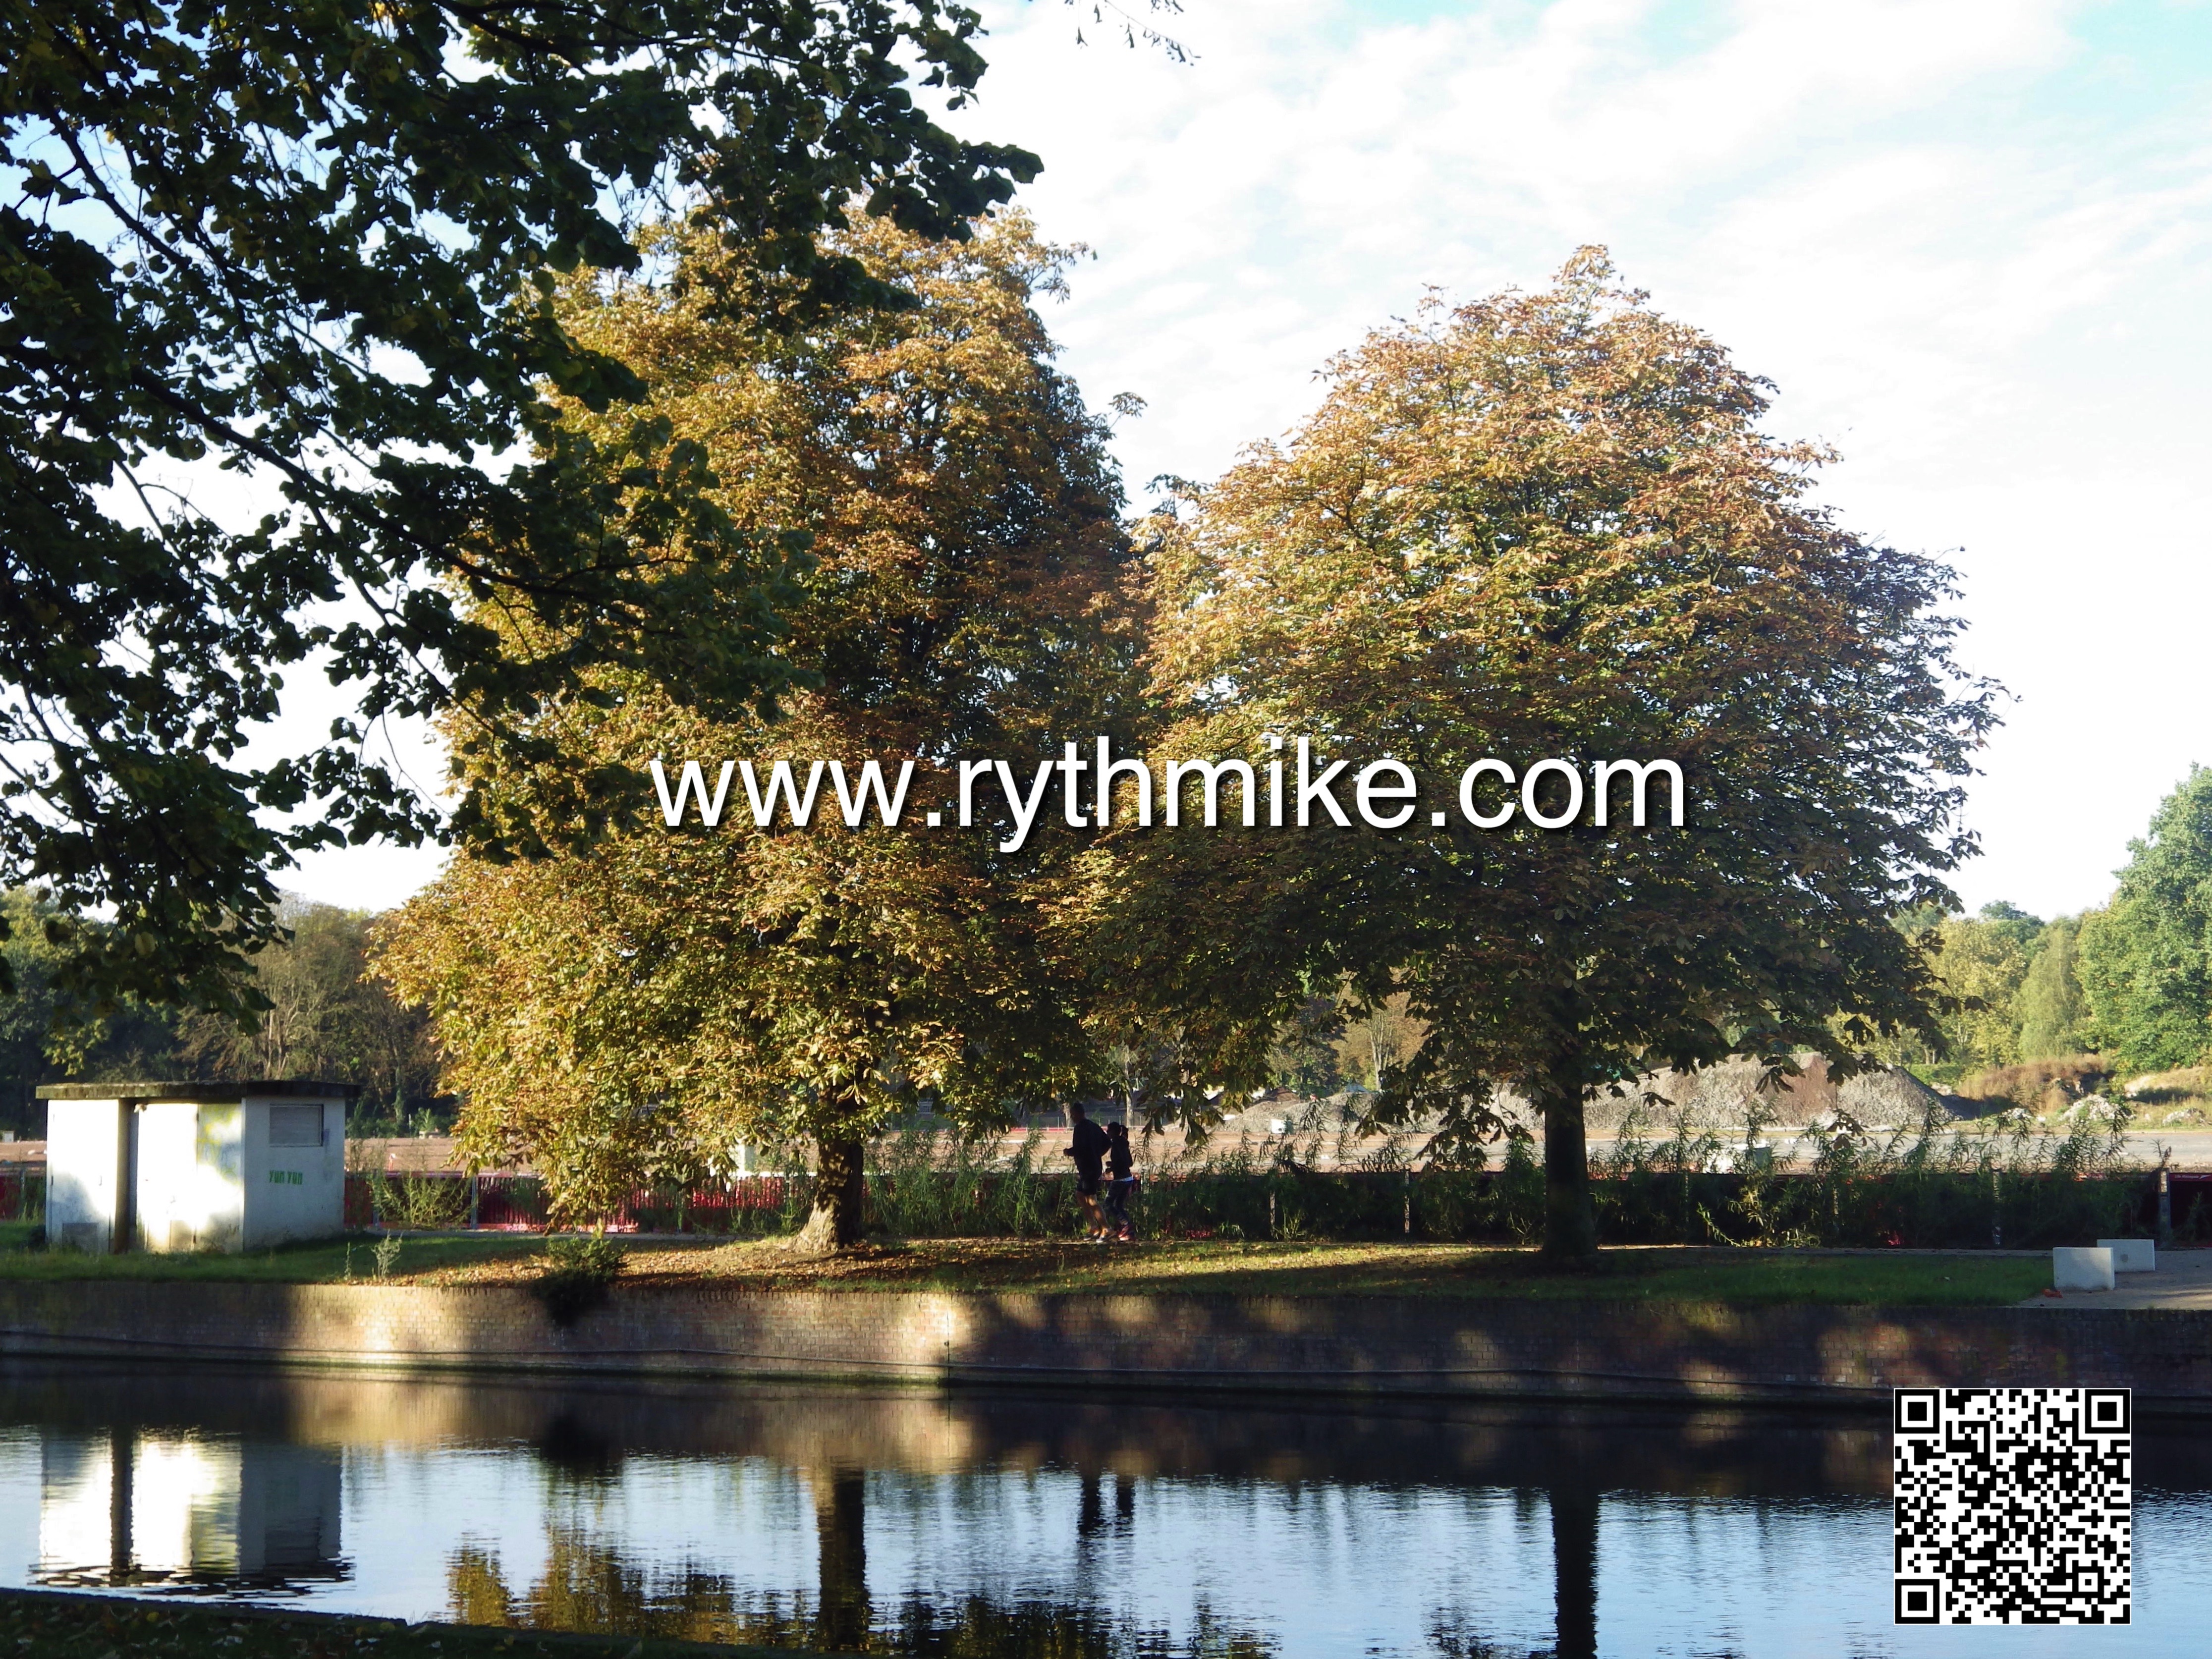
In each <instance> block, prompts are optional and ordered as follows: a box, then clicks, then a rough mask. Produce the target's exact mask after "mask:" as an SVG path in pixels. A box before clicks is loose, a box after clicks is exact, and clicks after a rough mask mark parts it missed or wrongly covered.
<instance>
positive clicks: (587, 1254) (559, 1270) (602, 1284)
mask: <svg viewBox="0 0 2212 1659" xmlns="http://www.w3.org/2000/svg"><path fill="white" fill-rule="evenodd" d="M625 1260H626V1258H625V1257H624V1255H623V1249H622V1246H620V1245H619V1244H617V1243H615V1242H614V1241H613V1240H612V1239H611V1238H609V1237H606V1236H605V1235H604V1234H596V1235H593V1236H592V1237H586V1238H576V1237H560V1238H555V1239H551V1240H549V1241H548V1242H547V1243H546V1246H545V1258H544V1265H543V1266H542V1267H539V1269H538V1276H537V1278H536V1279H534V1280H532V1284H531V1290H532V1292H533V1293H534V1294H535V1295H536V1296H537V1297H538V1300H539V1301H540V1302H542V1303H544V1304H545V1312H546V1316H547V1317H549V1318H550V1319H551V1320H552V1322H554V1323H555V1324H556V1325H558V1326H560V1327H561V1328H563V1329H566V1328H568V1327H569V1326H571V1325H573V1324H574V1323H575V1322H577V1321H578V1320H579V1319H580V1318H582V1317H583V1316H585V1315H586V1314H587V1313H589V1312H590V1311H591V1310H592V1309H594V1308H596V1307H598V1306H599V1304H601V1303H603V1302H605V1300H606V1299H607V1290H608V1287H609V1286H610V1285H612V1284H613V1283H614V1282H615V1280H616V1279H617V1278H618V1277H619V1276H620V1275H621V1273H622V1270H623V1266H624V1263H625Z"/></svg>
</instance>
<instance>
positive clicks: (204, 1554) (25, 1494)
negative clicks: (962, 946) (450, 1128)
mask: <svg viewBox="0 0 2212 1659" xmlns="http://www.w3.org/2000/svg"><path fill="white" fill-rule="evenodd" d="M1889 1453H1890V1436H1889V1427H1888V1423H1887V1419H1886V1417H1881V1416H1875V1417H1868V1416H1863V1415H1862V1416H1843V1417H1818V1416H1806V1415H1799V1414H1780V1413H1750V1414H1743V1413H1737V1414H1722V1413H1696V1414H1686V1413H1662V1412H1656V1411H1654V1412H1638V1411H1630V1410H1621V1409H1607V1410H1597V1409H1591V1408H1587V1407H1583V1408H1575V1409H1565V1408H1560V1409H1551V1410H1543V1409H1530V1408H1526V1407H1517V1408H1510V1409H1509V1408H1504V1407H1492V1408H1481V1407H1464V1406H1450V1405H1443V1404H1402V1405H1398V1406H1395V1407H1375V1406H1360V1407H1351V1406H1348V1405H1347V1406H1340V1407H1328V1406H1320V1405H1297V1404H1291V1403H1285V1402H1284V1401H1279V1400H1276V1401H1270V1400H1227V1399H1201V1400H1199V1401H1195V1402H1194V1403H1190V1404H1187V1405H1186V1404H1176V1403H1170V1402H1165V1401H1160V1400H1158V1399H1157V1398H1146V1399H1136V1398H1123V1399H1116V1398H1109V1397H1101V1396H1096V1395H1088V1396H1086V1395H1041V1394H1011V1393H1007V1394H1000V1393H977V1394H954V1395H937V1394H925V1393H875V1392H864V1391H856V1390H853V1389H817V1388H803V1387H798V1386H741V1385H737V1384H724V1385H718V1386H713V1387H706V1386H700V1387H675V1386H665V1385H653V1384H647V1383H619V1384H617V1383H604V1384H592V1385H582V1384H574V1383H562V1384H551V1383H540V1384H532V1383H513V1382H487V1381H485V1380H483V1379H480V1378H479V1379H465V1380H464V1379H458V1378H450V1377H448V1378H440V1379H425V1378H383V1379H362V1378H354V1377H345V1378H340V1377H335V1376H315V1375H301V1374H271V1373H266V1372H253V1371H244V1370H219V1369H191V1370H179V1369H174V1368H166V1367H164V1368H150V1367H142V1368H137V1369H131V1370H122V1369H112V1370H111V1369H101V1368H99V1367H96V1366H85V1365H70V1366H63V1365H59V1364H56V1365H47V1366H30V1365H24V1364H16V1365H15V1366H12V1367H0V1579H4V1581H5V1582H7V1583H15V1584H46V1585H54V1586H64V1587H75V1588H79V1589H87V1590H94V1591H99V1590H106V1589H118V1588H130V1589H134V1590H135V1591H136V1592H137V1593H139V1594H147V1593H155V1592H158V1593H164V1594H177V1595H217V1596H221V1595H228V1596H234V1597H239V1598H242V1599H246V1600H252V1601H263V1602H268V1603H286V1602H290V1603H295V1604H300V1605H304V1606H307V1607H315V1608H320V1609H325V1610H331V1611H342V1610H343V1611H359V1612H368V1613H387V1614H399V1615H403V1616H405V1617H409V1618H415V1619H424V1618H428V1619H454V1620H466V1621H469V1622H471V1623H489V1624H501V1623H504V1624H514V1625H527V1626H542V1627H545V1628H552V1629H566V1630H592V1631H611V1632H629V1633H635V1634H660V1635H668V1636H684V1637H690V1638H696V1639H702V1640H718V1639H719V1640H729V1641H739V1640H743V1641H754V1642H764V1643H772V1644H773V1643H784V1644H793V1645H797V1644H807V1643H811V1644H818V1645H820V1646H823V1647H829V1648H843V1649H858V1650H866V1651H870V1652H877V1653H884V1654H899V1655H904V1654H913V1655H931V1654H959V1655H963V1656H975V1659H1029V1656H1047V1655H1049V1656H1054V1659H1066V1656H1085V1659H1089V1656H1099V1659H1106V1656H1129V1659H1182V1656H1192V1659H1196V1656H1221V1659H1246V1656H1249V1659H1259V1656H1283V1659H1291V1656H1339V1655H1378V1656H1379V1655H1393V1656H1395V1655H1405V1656H1417V1655H1426V1656H1437V1659H1488V1656H1505V1655H1510V1656H1513V1659H1525V1656H1528V1655H1532V1654H1551V1653H1554V1652H1556V1653H1558V1654H1560V1655H1576V1656H1583V1655H1592V1654H1608V1655H1610V1654H1619V1655H1624V1656H1643V1655H1681V1656H1721V1655H1741V1656H1746V1659H1770V1656H1792V1655H1807V1656H1813V1655H1819V1656H1858V1655H1867V1656H1873V1655H1894V1656H1899V1659H1910V1656H1921V1655H1928V1656H1934V1655H1952V1654H1960V1655H1982V1654H1988V1655H1993V1656H1994V1655H2000V1654H2002V1655H2005V1656H2021V1655H2056V1654H2062V1653H2063V1654H2066V1655H2069V1656H2074V1655H2082V1656H2094V1655H2098V1654H2106V1653H2109V1654H2122V1653H2124V1654H2128V1655H2131V1656H2152V1655H2159V1656H2164V1655H2180V1654H2184V1653H2189V1654H2198V1653H2202V1652H2203V1651H2204V1632H2205V1631H2206V1630H2208V1629H2212V1437H2208V1436H2205V1435H2203V1434H2201V1433H2199V1432H2198V1431H2197V1429H2196V1428H2195V1427H2194V1426H2193V1425H2190V1424H2188V1423H2185V1422H2166V1423H2160V1422H2158V1421H2155V1420H2150V1421H2146V1422H2144V1423H2142V1424H2140V1425H2138V1428H2137V1432H2136V1469H2137V1485H2136V1557H2135V1571H2136V1586H2135V1589H2136V1595H2135V1622H2134V1624H2133V1625H2132V1626H2128V1627H2124V1628H2118V1629H2103V1630H2058V1629H2009V1630H1956V1629H1952V1630H1928V1629H1912V1628H1906V1629H1899V1628H1897V1627H1896V1626H1893V1624H1892V1623H1891V1619H1890V1579H1889V1572H1890V1567H1889V1559H1890V1555H1889V1549H1890V1504H1889V1485H1890V1476H1889Z"/></svg>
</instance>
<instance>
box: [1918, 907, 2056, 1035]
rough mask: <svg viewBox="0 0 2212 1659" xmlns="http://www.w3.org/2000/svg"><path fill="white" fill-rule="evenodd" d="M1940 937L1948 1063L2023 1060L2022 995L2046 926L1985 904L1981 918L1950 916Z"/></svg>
mask: <svg viewBox="0 0 2212 1659" xmlns="http://www.w3.org/2000/svg"><path fill="white" fill-rule="evenodd" d="M2042 934H2043V923H2042V922H2041V921H2038V920H2037V919H2036V918H2035V917H2033V916H2031V915H2028V914H2027V912H2026V911H2025V910H2021V909H2020V908H2017V907H2015V906H2014V905H2010V904H2006V903H2004V902H1997V903H1995V904H1987V905H1984V906H1983V907H1982V910H1981V913H1980V915H1975V916H1946V917H1944V918H1943V920H1942V921H1941V922H1939V923H1937V924H1936V938H1937V939H1938V941H1939V942H1940V945H1941V949H1940V951H1939V953H1938V955H1937V957H1936V980H1937V982H1938V983H1939V984H1940V985H1941V986H1942V989H1943V991H1944V993H1945V994H1946V996H1947V997H1948V999H1949V1001H1950V1004H1951V1008H1950V1012H1948V1013H1946V1014H1945V1015H1944V1017H1943V1036H1944V1044H1943V1053H1944V1055H1945V1060H1946V1062H1947V1063H1948V1065H1950V1066H1953V1067H1954V1068H1959V1069H1964V1068H1966V1067H1972V1066H2009V1065H2011V1064H2012V1063H2013V1062H2014V1061H2015V1060H2020V1059H2021V1058H2023V1055H2022V1054H2021V1042H2020V1025H2021V1020H2020V1006H2019V1003H2020V990H2021V985H2022V984H2023V983H2024V982H2025V981H2026V980H2027V973H2028V968H2029V965H2030V963H2032V961H2033V957H2034V952H2035V947H2036V943H2037V941H2038V940H2039V939H2040V938H2041V937H2042Z"/></svg>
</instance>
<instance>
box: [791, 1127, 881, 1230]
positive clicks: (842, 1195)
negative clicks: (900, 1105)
mask: <svg viewBox="0 0 2212 1659" xmlns="http://www.w3.org/2000/svg"><path fill="white" fill-rule="evenodd" d="M815 1145H816V1158H815V1174H814V1211H813V1213H812V1214H811V1215H809V1216H808V1217H807V1218H806V1225H805V1226H804V1227H802V1228H801V1229H799V1237H798V1239H797V1241H796V1244H795V1247H796V1248H797V1249H799V1251H800V1252H801V1253H803V1254H805V1255H830V1254H831V1253H833V1252H835V1251H837V1250H843V1249H851V1248H852V1247H853V1246H854V1245H855V1244H857V1243H860V1238H861V1226H862V1223H863V1220H864V1216H863V1213H862V1212H863V1211H865V1210H866V1207H867V1201H868V1188H867V1181H866V1176H865V1173H864V1160H865V1159H866V1154H867V1143H866V1142H865V1141H863V1140H862V1139H860V1137H859V1136H858V1135H850V1136H842V1137H832V1136H829V1135H826V1134H825V1135H823V1136H822V1137H821V1139H819V1140H817V1142H816V1143H815Z"/></svg>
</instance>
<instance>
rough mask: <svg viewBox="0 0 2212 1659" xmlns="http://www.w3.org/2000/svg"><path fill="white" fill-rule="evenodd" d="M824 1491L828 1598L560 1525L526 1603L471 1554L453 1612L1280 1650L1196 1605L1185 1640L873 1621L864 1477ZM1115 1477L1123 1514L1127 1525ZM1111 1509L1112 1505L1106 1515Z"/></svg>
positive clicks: (624, 1628) (595, 1626)
mask: <svg viewBox="0 0 2212 1659" xmlns="http://www.w3.org/2000/svg"><path fill="white" fill-rule="evenodd" d="M809 1478H810V1480H811V1483H812V1485H813V1487H814V1490H815V1493H816V1498H815V1505H814V1514H815V1531H816V1541H817V1546H818V1548H819V1558H818V1559H819V1560H820V1564H821V1566H820V1580H819V1591H818V1594H817V1596H816V1597H815V1598H814V1600H813V1601H812V1602H811V1604H810V1603H809V1601H808V1600H807V1598H806V1597H805V1596H804V1595H793V1596H792V1597H790V1598H788V1599H786V1598H783V1597H781V1596H777V1595H773V1594H768V1595H762V1594H757V1593H756V1594H752V1595H744V1594H741V1593H740V1592H739V1591H738V1589H737V1588H736V1587H735V1586H734V1585H733V1584H732V1581H731V1580H729V1579H728V1578H726V1577H721V1576H720V1575H719V1574H715V1573H710V1572H705V1571H700V1570H698V1569H696V1568H687V1569H684V1570H681V1571H676V1572H673V1573H665V1574H655V1573H652V1572H648V1571H646V1570H645V1569H643V1568H641V1567H639V1566H637V1565H634V1564H632V1563H631V1562H629V1561H628V1560H627V1559H624V1556H623V1552H622V1551H621V1550H620V1549H618V1548H617V1547H615V1546H613V1545H611V1544H609V1543H607V1542H605V1541H602V1540H599V1539H597V1538H594V1537H592V1535H591V1534H589V1533H588V1532H587V1531H586V1530H585V1529H584V1528H580V1527H555V1528H550V1529H549V1532H548V1536H547V1540H546V1545H547V1548H546V1562H545V1571H544V1576H543V1577H540V1578H539V1580H538V1583H536V1584H534V1585H532V1587H531V1589H530V1590H529V1591H528V1592H527V1593H526V1594H525V1595H520V1596H518V1595H515V1594H514V1593H513V1591H512V1590H510V1589H508V1587H507V1582H506V1579H505V1577H504V1576H503V1575H502V1573H501V1568H500V1563H499V1559H498V1557H497V1556H496V1555H495V1554H494V1553H491V1552H489V1551H487V1550H484V1549H482V1548H479V1547H476V1546H474V1545H464V1546H462V1547H460V1548H459V1549H458V1550H456V1551H455V1552H454V1553H453V1556H452V1558H451V1559H450V1560H449V1561H448V1563H447V1574H446V1583H447V1603H448V1606H449V1607H450V1609H451V1613H452V1617H453V1619H454V1620H457V1621H459V1623H462V1624H466V1625H492V1626H506V1627H510V1628H512V1627H518V1626H520V1627H526V1628H529V1629H532V1630H556V1631H579V1632H586V1631H588V1632H602V1633H608V1634H619V1635H624V1636H641V1637H659V1638H668V1639H673V1640H679V1641H687V1642H724V1643H732V1644H738V1643H750V1644H756V1645H758V1646H762V1647H811V1648H817V1649H829V1650H833V1651H836V1652H840V1653H866V1654H884V1655H896V1656H901V1659H1135V1656H1142V1659H1185V1656H1188V1659H1269V1656H1272V1655H1273V1653H1274V1652H1275V1651H1276V1650H1275V1647H1274V1644H1273V1643H1271V1642H1269V1641H1268V1640H1267V1639H1266V1638H1264V1637H1262V1636H1260V1635H1258V1634H1256V1633H1255V1632H1251V1631H1248V1630H1238V1629H1235V1628H1233V1627H1231V1626H1227V1625H1225V1624H1224V1623H1223V1622H1222V1621H1220V1620H1218V1619H1216V1618H1215V1617H1214V1616H1213V1615H1212V1612H1211V1610H1210V1609H1208V1608H1207V1607H1205V1606H1203V1605H1202V1604H1201V1605H1200V1607H1199V1608H1198V1609H1197V1613H1196V1617H1195V1619H1194V1626H1193V1629H1192V1631H1191V1633H1190V1636H1189V1638H1188V1639H1187V1640H1185V1641H1182V1642H1180V1643H1178V1642H1177V1641H1176V1640H1175V1639H1174V1638H1172V1637H1171V1636H1170V1634H1169V1633H1168V1632H1166V1631H1164V1630H1137V1629H1132V1628H1130V1627H1129V1626H1127V1625H1126V1624H1125V1623H1122V1622H1121V1621H1120V1620H1115V1618H1113V1617H1112V1616H1111V1615H1109V1614H1108V1613H1104V1612H1103V1611H1102V1610H1101V1609H1098V1608H1097V1607H1085V1606H1063V1605H1060V1604H1059V1603H1056V1602H1051V1601H1043V1600H1028V1599H1024V1600H1020V1601H997V1600H994V1599H993V1598H992V1597H989V1596H987V1595H974V1594H970V1595H966V1596H963V1597H961V1598H960V1599H958V1600H957V1601H933V1600H930V1599H928V1598H926V1597H922V1596H918V1595H917V1596H914V1597H910V1598H909V1599H908V1600H907V1601H905V1602H903V1603H902V1604H901V1605H900V1606H899V1607H897V1608H896V1611H895V1613H893V1615H892V1616H891V1617H890V1618H889V1619H887V1620H884V1621H882V1622H881V1623H878V1621H876V1620H875V1619H874V1618H873V1616H872V1603H871V1601H870V1600H869V1595H868V1585H867V1547H866V1519H867V1511H866V1502H867V1487H866V1476H865V1475H864V1474H862V1473H861V1472H860V1471H859V1470H857V1469H833V1470H829V1471H826V1472H824V1471H820V1470H815V1471H810V1472H809ZM1125 1489H1126V1490H1128V1491H1130V1492H1133V1483H1126V1485H1125V1483H1122V1482H1119V1481H1117V1482H1116V1492H1115V1495H1116V1498H1117V1502H1116V1505H1115V1507H1116V1509H1117V1510H1121V1513H1122V1515H1123V1516H1126V1515H1127V1500H1125V1499H1123V1498H1122V1493H1123V1492H1124V1490H1125ZM1102 1507H1103V1506H1102Z"/></svg>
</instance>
